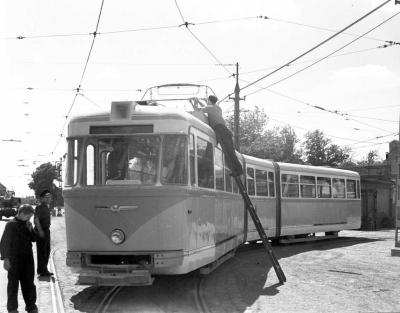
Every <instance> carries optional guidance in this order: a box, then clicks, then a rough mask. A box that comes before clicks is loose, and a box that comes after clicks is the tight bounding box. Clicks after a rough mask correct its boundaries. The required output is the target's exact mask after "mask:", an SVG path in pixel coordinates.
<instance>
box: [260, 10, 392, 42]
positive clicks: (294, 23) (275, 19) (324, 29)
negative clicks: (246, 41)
mask: <svg viewBox="0 0 400 313" xmlns="http://www.w3.org/2000/svg"><path fill="white" fill-rule="evenodd" d="M260 18H264V19H267V20H271V21H276V22H280V23H286V24H293V25H296V26H302V27H307V28H312V29H317V30H323V31H328V32H332V33H335V32H337V30H336V29H332V28H327V27H320V26H315V25H309V24H304V23H299V22H294V21H289V20H284V19H279V18H273V17H269V16H260ZM343 35H348V36H354V37H357V36H359V35H358V34H354V33H348V32H343ZM364 38H365V39H370V40H375V41H381V42H386V43H390V42H392V41H391V40H384V39H379V38H375V37H364ZM399 44H400V43H399Z"/></svg>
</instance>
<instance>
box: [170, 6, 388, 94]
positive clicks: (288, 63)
mask: <svg viewBox="0 0 400 313" xmlns="http://www.w3.org/2000/svg"><path fill="white" fill-rule="evenodd" d="M175 1H176V0H175ZM390 1H391V0H386V1H385V2H383V3H382V4H380V5H379V6H377V7H376V8H374V9H373V10H371V11H369V12H368V13H366V14H364V15H363V16H361V17H360V18H358V19H357V20H356V21H354V22H352V23H351V24H349V25H347V26H346V27H344V28H342V29H341V30H339V31H338V32H336V33H335V34H333V35H332V36H330V37H328V38H327V39H325V40H323V41H322V42H320V43H319V44H317V45H315V46H314V47H312V48H310V49H308V50H307V51H305V52H303V53H302V54H300V55H299V56H297V57H295V58H294V59H292V60H290V61H289V62H286V63H285V64H283V65H282V66H280V67H278V68H277V69H275V70H273V71H272V72H269V73H268V74H266V75H263V76H262V77H260V78H258V79H257V80H255V81H253V82H252V83H249V84H247V85H246V86H244V87H242V88H241V89H240V91H242V90H244V89H246V88H248V87H250V86H252V85H254V84H256V83H258V82H260V81H261V80H264V79H265V78H267V77H269V76H271V75H273V74H275V73H276V72H278V71H280V70H281V69H283V68H285V67H287V66H289V65H290V64H291V63H293V62H296V61H297V60H299V59H301V58H302V57H304V56H306V55H307V54H309V53H311V52H312V51H314V50H316V49H317V48H319V47H320V46H322V45H324V44H325V43H327V42H328V41H330V40H332V39H333V38H335V37H337V36H339V35H340V34H341V33H343V32H345V31H346V30H347V29H349V28H351V27H352V26H354V25H355V24H357V23H358V22H360V21H361V20H363V19H365V18H366V17H368V16H369V15H371V14H372V13H374V12H375V11H377V10H379V9H380V8H381V7H383V6H385V5H386V4H388V3H389V2H390ZM231 95H233V93H230V94H228V95H227V96H226V97H224V98H223V99H222V100H221V101H223V100H224V99H226V98H229V97H230V96H231Z"/></svg>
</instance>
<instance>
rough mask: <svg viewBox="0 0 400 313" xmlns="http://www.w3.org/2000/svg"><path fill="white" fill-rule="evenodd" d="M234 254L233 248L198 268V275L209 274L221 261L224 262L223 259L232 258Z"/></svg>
mask: <svg viewBox="0 0 400 313" xmlns="http://www.w3.org/2000/svg"><path fill="white" fill-rule="evenodd" d="M234 256H235V250H231V251H229V252H228V253H227V254H225V255H223V256H222V257H220V258H219V259H218V260H216V261H214V262H212V263H210V264H207V265H206V266H203V267H202V268H200V275H208V274H210V273H211V272H213V271H214V270H216V269H217V267H218V266H220V265H221V264H222V263H224V262H225V261H227V260H229V259H230V258H232V257H234Z"/></svg>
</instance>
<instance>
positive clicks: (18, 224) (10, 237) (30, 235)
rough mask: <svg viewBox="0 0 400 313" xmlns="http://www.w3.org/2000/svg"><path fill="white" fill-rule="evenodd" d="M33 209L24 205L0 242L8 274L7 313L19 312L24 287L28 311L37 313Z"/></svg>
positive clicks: (5, 230) (8, 225) (10, 222)
mask: <svg viewBox="0 0 400 313" xmlns="http://www.w3.org/2000/svg"><path fill="white" fill-rule="evenodd" d="M33 212H34V210H33V208H32V207H31V206H30V205H27V204H24V205H21V206H20V207H19V208H18V214H17V216H16V217H15V218H14V219H13V220H11V221H9V222H8V223H7V224H6V227H5V229H4V233H3V236H2V237H1V241H0V254H1V259H2V260H3V261H4V264H3V266H4V269H5V270H6V271H8V285H7V310H8V312H18V287H19V283H21V290H22V295H23V297H24V300H25V310H26V311H27V312H28V313H37V312H38V309H37V306H36V286H35V284H34V273H35V267H34V261H33V252H32V242H33V241H35V237H36V236H35V233H34V231H33V227H32V224H31V222H30V221H29V220H30V219H31V217H32V215H33Z"/></svg>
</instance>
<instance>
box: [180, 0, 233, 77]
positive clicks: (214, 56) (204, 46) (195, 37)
mask: <svg viewBox="0 0 400 313" xmlns="http://www.w3.org/2000/svg"><path fill="white" fill-rule="evenodd" d="M174 1H175V5H176V8H177V9H178V12H179V15H180V16H181V19H182V22H183V24H182V25H180V26H185V28H186V29H187V30H188V31H189V33H190V34H191V35H192V36H193V38H194V39H196V41H197V42H198V43H200V45H201V46H202V47H203V48H204V49H205V50H206V51H207V52H208V53H209V54H210V55H211V56H212V58H213V59H214V60H215V61H217V63H218V64H219V65H221V66H222V67H223V68H224V70H225V71H226V72H227V73H228V74H230V75H232V72H231V71H229V69H228V68H227V67H226V65H225V64H224V63H222V62H221V61H220V60H219V59H218V58H217V56H216V55H215V54H214V53H213V52H212V51H211V50H210V49H209V48H208V47H207V46H206V45H205V44H204V43H203V42H202V41H201V40H200V38H199V37H197V36H196V35H195V34H194V33H193V31H192V30H191V29H190V28H189V25H194V24H192V23H189V22H187V21H186V20H185V18H184V17H183V14H182V11H181V9H180V7H179V4H178V1H177V0H174Z"/></svg>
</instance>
